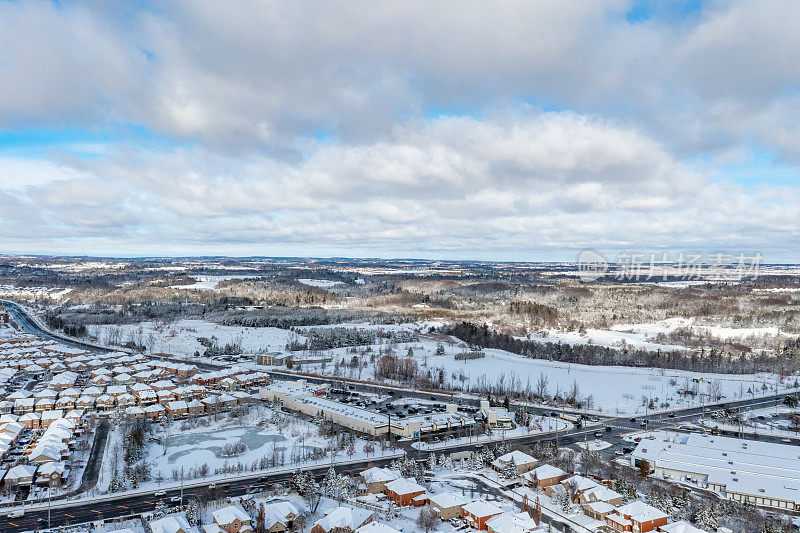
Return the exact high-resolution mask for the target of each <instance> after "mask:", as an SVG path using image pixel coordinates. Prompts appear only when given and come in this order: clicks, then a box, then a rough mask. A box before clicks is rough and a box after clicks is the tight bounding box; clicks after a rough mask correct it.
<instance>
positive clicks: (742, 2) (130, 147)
mask: <svg viewBox="0 0 800 533" xmlns="http://www.w3.org/2000/svg"><path fill="white" fill-rule="evenodd" d="M629 9H630V2H628V1H625V0H602V1H598V2H584V1H564V0H545V1H539V2H523V1H520V2H504V3H499V4H493V5H492V9H487V8H486V4H485V3H481V2H469V1H467V2H463V1H458V2H456V1H453V2H449V1H445V2H437V3H434V4H430V5H426V6H424V8H423V7H421V6H420V5H419V4H415V3H403V2H399V3H398V2H382V1H378V2H365V3H354V2H329V3H325V4H319V3H316V2H310V1H303V0H301V1H297V2H256V1H246V0H242V1H235V2H215V1H211V0H208V1H176V2H169V3H150V2H137V3H134V4H125V3H114V4H82V3H72V2H59V3H54V2H24V3H13V2H5V3H0V68H2V69H3V76H2V81H0V130H11V131H17V130H25V129H28V128H36V127H40V128H41V127H44V128H51V129H60V128H77V129H80V130H82V131H86V132H88V135H87V136H86V137H87V138H88V141H86V140H85V139H84V141H85V142H87V143H88V144H89V145H91V146H92V147H93V148H92V154H91V157H89V156H85V157H84V156H81V155H80V154H78V155H75V154H73V155H69V154H70V150H69V149H67V148H66V147H62V149H61V150H59V147H57V146H56V147H48V149H49V150H50V151H49V152H47V153H46V154H45V155H42V156H40V157H39V158H37V159H33V158H28V159H23V158H22V156H19V155H18V154H17V155H15V154H0V156H2V158H3V159H0V165H2V167H1V168H0V186H2V187H4V190H5V192H4V193H3V196H2V197H0V208H4V209H5V211H4V212H2V214H0V230H2V232H3V233H4V234H5V235H13V237H6V242H8V243H9V244H7V245H6V246H8V247H9V249H16V248H15V247H17V248H18V247H19V246H20V242H22V244H23V245H24V246H28V245H29V246H35V247H39V249H40V250H46V249H48V248H49V247H52V246H62V244H63V246H69V247H70V250H72V249H74V250H75V251H79V250H83V249H86V250H85V251H90V250H89V249H90V248H91V249H95V248H97V247H98V246H101V242H102V247H103V249H104V250H109V251H113V250H115V249H117V247H118V248H121V249H125V250H127V249H131V250H134V249H135V250H142V249H145V248H147V247H148V246H149V247H151V248H152V247H155V248H158V247H159V246H168V247H170V248H171V249H175V250H201V249H202V251H204V252H205V251H208V252H213V251H215V250H221V249H223V248H225V247H227V248H225V249H228V250H234V251H238V250H246V253H256V252H258V251H260V250H262V249H263V250H264V251H265V252H266V251H268V250H272V251H273V252H281V251H284V252H285V253H290V254H292V253H300V250H303V253H309V252H313V251H314V250H317V249H319V248H318V247H320V246H321V247H323V248H324V249H330V250H333V251H336V252H337V253H343V254H348V255H353V254H359V253H374V254H383V253H392V254H393V253H395V252H397V253H400V252H402V253H404V254H405V253H412V252H415V251H416V252H420V253H431V254H434V253H435V252H436V251H437V250H438V251H441V250H447V251H448V252H449V253H453V254H456V253H459V254H462V255H469V254H474V253H479V252H480V253H486V254H491V253H493V252H494V251H496V252H497V253H505V252H504V251H515V252H514V253H517V255H520V254H524V253H528V252H530V251H531V250H547V251H558V250H562V251H563V250H565V249H575V248H580V247H584V246H608V247H620V246H646V247H661V246H673V247H679V246H688V245H693V246H703V247H736V246H747V247H754V246H760V245H763V243H770V242H774V241H775V240H776V239H779V240H781V242H784V243H791V242H796V241H797V237H798V235H797V231H796V230H795V229H793V228H797V227H798V226H797V222H798V220H797V217H798V215H796V214H795V213H796V212H797V209H796V207H797V206H796V205H795V204H796V202H795V198H797V197H798V195H797V190H796V187H791V186H788V187H787V186H783V185H779V184H777V183H773V184H770V183H769V180H762V181H763V183H762V184H761V185H760V186H758V187H755V186H753V187H746V186H743V185H740V184H737V183H736V182H735V181H733V180H729V179H728V178H727V177H726V176H725V174H724V166H725V165H726V164H730V162H731V161H740V160H747V159H748V158H751V155H752V152H753V151H754V150H765V151H768V152H769V153H770V154H772V155H773V157H774V160H775V161H776V162H779V163H781V164H783V165H785V166H788V167H789V168H791V165H796V164H797V163H798V161H800V139H799V138H798V133H797V128H796V125H797V123H798V121H800V111H798V109H800V105H798V103H799V102H798V98H800V95H799V93H798V88H800V85H798V81H800V57H798V54H800V42H799V41H798V39H800V37H798V35H800V31H797V29H798V28H797V24H798V20H800V13H799V12H798V7H797V6H796V5H794V4H792V3H788V2H780V1H772V0H766V1H755V0H753V1H746V0H738V1H734V2H725V3H716V2H711V3H708V4H704V6H703V8H702V9H700V10H698V11H696V12H693V13H691V14H690V15H687V16H679V15H677V14H670V15H669V16H653V17H650V18H644V19H643V20H636V21H634V22H631V21H629V20H627V19H626V16H625V15H626V13H627V12H628V11H629ZM546 110H552V111H550V112H546ZM120 128H121V129H126V128H128V129H132V130H134V131H139V130H141V131H144V132H146V133H145V134H143V136H144V137H146V138H145V139H143V140H142V139H140V140H138V141H137V140H136V139H130V138H125V139H116V138H115V135H114V134H113V133H112V134H110V135H109V132H114V131H117V130H119V129H120ZM92 135H96V136H97V137H98V138H99V140H98V141H96V142H94V139H93V138H92ZM104 136H107V138H104ZM151 136H156V137H157V138H158V139H160V140H159V142H152V139H150V138H147V137H151ZM695 161H699V162H700V163H696V164H694V162H695ZM776 164H777V163H776ZM765 165H767V166H766V168H765V170H766V171H768V170H769V168H770V167H769V165H770V163H765ZM764 174H768V172H762V175H764ZM755 213H759V214H758V215H757V216H756V215H755ZM751 214H752V215H751ZM26 220H27V221H28V222H27V223H26ZM104 224H106V225H107V227H106V229H105V230H104V229H103V225H104ZM767 227H772V228H774V233H773V234H769V233H768V232H767V230H766V229H765V228H767ZM104 231H105V235H104V233H103V232H104ZM48 235H50V236H51V239H50V240H49V241H48V239H47V236H48ZM23 237H27V238H29V243H26V242H24V239H23ZM20 239H23V241H21V240H20ZM82 239H83V240H82ZM103 239H105V241H103ZM12 240H13V246H12V243H11V241H12ZM0 242H2V241H0ZM767 245H769V244H767ZM154 251H155V250H154ZM348 251H349V252H348ZM509 253H511V252H509ZM554 253H555V252H554Z"/></svg>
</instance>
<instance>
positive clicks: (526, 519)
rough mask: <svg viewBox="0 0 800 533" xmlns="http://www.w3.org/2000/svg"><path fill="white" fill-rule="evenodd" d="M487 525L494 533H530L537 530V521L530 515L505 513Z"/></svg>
mask: <svg viewBox="0 0 800 533" xmlns="http://www.w3.org/2000/svg"><path fill="white" fill-rule="evenodd" d="M486 525H487V526H488V527H489V528H490V529H491V530H492V531H493V532H494V533H529V532H530V531H533V530H535V529H536V521H535V520H534V519H533V518H531V516H530V515H529V514H528V513H524V512H522V513H513V512H511V513H503V514H501V515H497V516H493V517H492V518H490V519H489V520H487V521H486Z"/></svg>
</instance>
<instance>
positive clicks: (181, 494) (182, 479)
mask: <svg viewBox="0 0 800 533" xmlns="http://www.w3.org/2000/svg"><path fill="white" fill-rule="evenodd" d="M181 507H183V465H181Z"/></svg>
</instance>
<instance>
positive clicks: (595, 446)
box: [575, 440, 611, 452]
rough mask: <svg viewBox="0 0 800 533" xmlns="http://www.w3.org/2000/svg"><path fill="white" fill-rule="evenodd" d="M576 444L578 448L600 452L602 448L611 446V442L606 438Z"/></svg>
mask: <svg viewBox="0 0 800 533" xmlns="http://www.w3.org/2000/svg"><path fill="white" fill-rule="evenodd" d="M575 446H577V447H578V448H580V449H582V450H589V451H591V452H599V451H600V450H605V449H606V448H610V447H611V443H610V442H606V441H604V440H590V441H587V442H586V443H584V442H583V441H581V442H576V443H575Z"/></svg>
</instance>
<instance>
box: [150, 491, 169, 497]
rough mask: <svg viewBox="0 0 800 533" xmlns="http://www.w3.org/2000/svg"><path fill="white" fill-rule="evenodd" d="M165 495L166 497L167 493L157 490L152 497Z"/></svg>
mask: <svg viewBox="0 0 800 533" xmlns="http://www.w3.org/2000/svg"><path fill="white" fill-rule="evenodd" d="M166 495H167V491H165V490H157V491H155V492H154V493H153V496H166Z"/></svg>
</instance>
